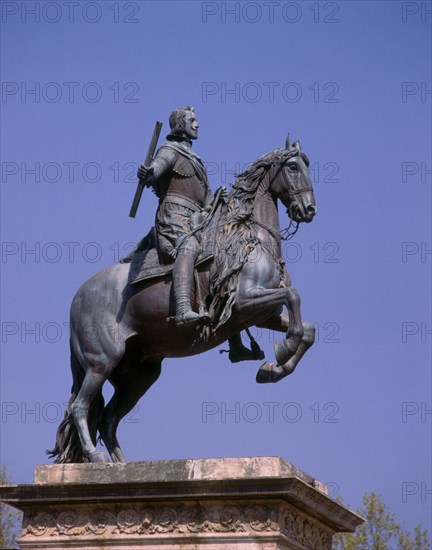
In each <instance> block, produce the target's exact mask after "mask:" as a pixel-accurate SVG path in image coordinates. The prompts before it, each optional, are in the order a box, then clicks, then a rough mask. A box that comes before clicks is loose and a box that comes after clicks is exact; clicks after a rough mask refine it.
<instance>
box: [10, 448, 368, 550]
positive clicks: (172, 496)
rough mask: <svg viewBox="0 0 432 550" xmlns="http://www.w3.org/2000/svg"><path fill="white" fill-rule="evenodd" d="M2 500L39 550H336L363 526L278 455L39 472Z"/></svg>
mask: <svg viewBox="0 0 432 550" xmlns="http://www.w3.org/2000/svg"><path fill="white" fill-rule="evenodd" d="M1 498H2V500H3V501H4V502H6V503H7V504H11V505H12V506H15V507H17V508H19V509H20V510H22V511H23V512H24V518H23V532H22V536H21V538H20V539H19V541H18V542H19V544H20V548H23V549H38V550H42V549H51V550H64V549H66V548H75V549H78V548H81V549H85V550H93V549H99V548H110V549H120V548H121V549H124V548H128V549H130V550H133V549H138V548H139V549H141V548H157V549H159V550H198V549H199V550H201V549H202V550H282V549H284V550H288V549H290V550H291V549H292V550H294V549H296V550H326V549H330V548H331V541H332V536H333V534H335V533H339V532H344V531H351V532H352V531H354V530H355V528H356V526H357V525H359V524H360V523H362V521H363V520H362V519H361V518H360V517H359V516H357V515H356V514H354V513H352V512H350V511H349V510H347V509H346V508H344V507H343V506H340V505H339V504H337V503H336V502H335V501H333V500H331V499H330V498H329V497H328V496H327V495H326V487H325V486H324V485H323V484H322V483H320V482H318V481H317V480H315V479H313V478H312V477H310V476H309V475H307V474H305V473H304V472H302V471H300V470H298V469H297V468H295V467H294V466H292V465H291V464H289V463H288V462H286V461H285V460H282V459H281V458H277V457H256V458H220V459H197V460H166V461H154V462H129V463H125V464H66V465H53V466H37V467H36V474H35V481H34V484H33V485H7V486H3V487H2V488H1Z"/></svg>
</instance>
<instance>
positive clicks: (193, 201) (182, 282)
mask: <svg viewBox="0 0 432 550" xmlns="http://www.w3.org/2000/svg"><path fill="white" fill-rule="evenodd" d="M169 123H170V128H171V133H170V134H169V135H168V136H167V142H166V143H164V144H163V145H162V146H161V147H160V148H159V150H158V152H157V154H156V156H155V159H154V160H153V162H152V163H151V165H150V167H146V166H144V165H142V166H140V167H139V169H138V177H139V178H140V179H142V180H145V183H146V185H148V186H151V187H153V189H154V190H155V193H156V195H157V196H158V197H159V207H158V210H157V212H156V223H155V232H156V238H157V247H158V251H159V255H160V257H161V260H162V261H163V262H165V263H171V262H172V261H173V260H174V268H173V282H174V298H175V304H176V317H175V322H176V324H177V325H178V326H182V325H188V324H193V323H196V322H198V321H200V320H203V316H200V315H199V314H198V313H196V312H194V311H193V310H192V307H191V303H190V293H191V286H192V281H193V270H194V265H195V261H196V259H197V257H198V255H199V253H200V251H201V246H200V243H199V241H198V238H197V235H196V234H193V233H192V234H191V232H192V231H193V229H194V226H195V225H196V224H197V222H198V220H199V217H200V214H201V213H205V212H206V211H207V212H208V211H209V210H210V205H211V202H212V199H213V194H212V192H211V190H210V186H209V183H208V179H207V172H206V169H205V166H204V163H203V162H202V160H201V159H200V157H199V156H198V155H197V154H196V153H195V152H194V151H192V140H194V139H197V138H198V127H199V126H198V122H197V120H196V118H195V112H194V109H193V107H183V108H179V109H176V110H175V111H173V112H172V113H171V116H170V119H169Z"/></svg>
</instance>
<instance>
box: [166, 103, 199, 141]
mask: <svg viewBox="0 0 432 550" xmlns="http://www.w3.org/2000/svg"><path fill="white" fill-rule="evenodd" d="M187 111H192V113H194V112H195V111H194V108H193V107H179V108H178V109H176V110H175V111H173V112H172V113H171V114H170V117H169V125H170V128H171V133H172V134H177V135H180V134H182V133H183V131H184V129H185V120H186V112H187Z"/></svg>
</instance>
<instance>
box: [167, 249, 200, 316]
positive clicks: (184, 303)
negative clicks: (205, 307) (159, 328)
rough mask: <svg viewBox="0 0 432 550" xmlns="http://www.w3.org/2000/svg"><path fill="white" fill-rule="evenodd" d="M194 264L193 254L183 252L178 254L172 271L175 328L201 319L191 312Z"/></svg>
mask: <svg viewBox="0 0 432 550" xmlns="http://www.w3.org/2000/svg"><path fill="white" fill-rule="evenodd" d="M194 264H195V256H194V255H193V254H190V253H187V252H183V251H180V252H179V253H178V255H177V258H176V261H175V264H174V269H173V279H174V298H175V303H176V317H175V322H176V324H177V326H184V325H189V324H193V323H196V322H197V321H199V320H200V319H201V317H200V315H199V314H198V313H195V311H192V307H191V303H190V293H191V288H192V281H193V271H194Z"/></svg>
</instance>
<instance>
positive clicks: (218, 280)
mask: <svg viewBox="0 0 432 550" xmlns="http://www.w3.org/2000/svg"><path fill="white" fill-rule="evenodd" d="M297 155H301V156H302V157H303V160H304V161H305V162H306V164H309V161H308V159H307V157H306V155H305V154H304V153H302V152H301V151H299V149H297V148H296V147H290V148H289V149H274V150H273V151H270V152H269V153H267V154H265V155H263V156H261V157H260V158H258V159H257V160H256V161H255V162H253V163H252V164H251V165H250V166H249V167H248V168H247V169H246V170H244V171H243V172H242V173H240V174H238V175H237V179H236V182H235V183H234V184H233V185H232V188H231V192H230V193H229V195H228V204H227V205H226V206H224V207H223V210H222V215H221V224H220V226H219V227H220V229H221V230H220V233H219V235H218V247H217V248H218V253H217V259H216V262H215V269H214V271H213V277H212V278H211V282H210V285H211V290H210V294H211V303H210V307H209V313H210V316H211V318H212V319H213V320H214V321H215V322H216V325H215V326H214V329H215V330H216V329H217V328H218V327H220V326H221V325H223V324H224V323H226V322H227V321H228V319H229V318H230V316H231V311H232V307H233V305H234V299H235V291H236V288H237V280H238V275H239V273H240V270H241V268H242V267H243V265H244V264H245V263H246V262H247V259H248V256H249V254H250V253H251V252H252V250H254V249H255V248H256V246H257V245H258V243H259V241H258V239H257V230H256V227H255V225H254V224H253V205H254V200H255V196H256V192H257V189H258V186H259V185H260V183H261V182H262V181H263V179H264V177H265V175H266V174H267V173H268V171H269V168H270V167H271V166H273V165H280V164H283V163H284V162H286V161H287V160H288V159H289V158H292V157H294V156H297Z"/></svg>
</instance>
